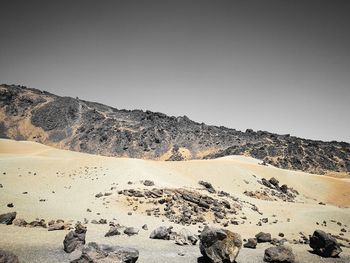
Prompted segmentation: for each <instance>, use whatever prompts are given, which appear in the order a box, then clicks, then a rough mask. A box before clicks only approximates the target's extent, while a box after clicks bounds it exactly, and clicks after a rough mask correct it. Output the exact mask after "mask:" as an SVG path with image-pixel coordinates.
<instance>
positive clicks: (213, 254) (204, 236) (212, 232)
mask: <svg viewBox="0 0 350 263" xmlns="http://www.w3.org/2000/svg"><path fill="white" fill-rule="evenodd" d="M199 239H200V243H199V249H200V252H201V253H202V255H203V256H204V257H205V258H207V259H209V260H210V261H211V262H213V263H221V262H234V261H235V259H236V257H237V256H238V253H239V251H240V249H241V247H242V239H241V236H240V235H239V234H237V233H233V232H231V231H229V230H226V229H218V228H213V227H208V226H206V227H205V228H204V230H203V231H202V233H201V234H200V236H199Z"/></svg>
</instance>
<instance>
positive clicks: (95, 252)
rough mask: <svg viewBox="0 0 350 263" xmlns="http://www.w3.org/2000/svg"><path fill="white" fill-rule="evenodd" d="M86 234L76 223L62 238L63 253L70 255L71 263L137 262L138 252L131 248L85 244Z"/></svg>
mask: <svg viewBox="0 0 350 263" xmlns="http://www.w3.org/2000/svg"><path fill="white" fill-rule="evenodd" d="M130 231H133V230H130ZM86 232H87V228H86V227H85V226H83V225H82V224H81V223H79V222H78V223H77V224H76V225H75V230H74V231H73V230H72V231H70V232H69V233H68V234H67V235H66V236H65V238H64V241H63V247H64V251H65V252H67V253H71V254H70V256H69V261H70V262H71V263H87V262H89V263H134V262H136V261H137V259H138V257H139V252H138V250H136V249H133V248H123V247H120V246H110V245H104V244H102V245H99V244H97V243H95V242H90V243H88V244H85V243H86V241H85V238H86Z"/></svg>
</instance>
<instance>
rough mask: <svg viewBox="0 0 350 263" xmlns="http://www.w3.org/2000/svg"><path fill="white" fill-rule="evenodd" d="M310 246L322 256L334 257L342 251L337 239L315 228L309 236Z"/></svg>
mask: <svg viewBox="0 0 350 263" xmlns="http://www.w3.org/2000/svg"><path fill="white" fill-rule="evenodd" d="M310 247H311V248H312V249H313V250H314V251H315V253H317V254H318V255H320V256H323V257H336V256H338V255H339V254H340V253H341V252H342V249H341V248H340V246H339V244H338V242H337V240H336V239H335V238H334V237H332V236H331V235H329V234H327V233H325V232H324V231H322V230H315V232H314V233H313V235H312V236H311V238H310Z"/></svg>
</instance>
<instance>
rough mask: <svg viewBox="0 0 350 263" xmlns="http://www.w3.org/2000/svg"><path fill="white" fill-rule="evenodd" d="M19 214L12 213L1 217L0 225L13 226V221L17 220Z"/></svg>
mask: <svg viewBox="0 0 350 263" xmlns="http://www.w3.org/2000/svg"><path fill="white" fill-rule="evenodd" d="M16 215H17V213H16V212H11V213H6V214H2V215H0V224H6V225H11V224H12V221H13V220H14V219H15V218H16Z"/></svg>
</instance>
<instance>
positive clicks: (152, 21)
mask: <svg viewBox="0 0 350 263" xmlns="http://www.w3.org/2000/svg"><path fill="white" fill-rule="evenodd" d="M349 2H350V1H346V0H344V1H337V0H334V1H331V0H329V1H322V0H319V1H308V0H300V1H296V0H295V1H294V0H293V1H269V0H264V1H249V0H244V1H216V0H212V1H205V0H200V1H191V0H186V1H182V0H176V1H167V0H160V1H152V0H147V1H144V0H142V1H132V0H128V1H126V0H125V1H117V0H114V1H86V0H84V1H61V0H60V1H35V0H34V1H16V0H2V1H1V5H0V7H1V23H0V36H1V39H0V83H7V84H21V85H26V86H28V87H32V88H38V89H42V90H47V91H50V92H52V93H55V94H58V95H65V96H73V97H75V96H79V97H80V98H83V99H86V100H92V101H97V102H101V103H104V104H108V105H110V106H114V107H116V108H118V109H121V108H126V109H143V110H146V109H148V110H152V111H159V112H163V113H166V114H169V115H174V116H179V115H187V116H188V117H189V118H191V119H193V120H195V121H198V122H205V123H207V124H215V125H218V126H220V125H223V126H227V127H231V128H236V129H239V130H245V129H247V128H252V129H254V130H267V131H271V132H276V133H282V134H284V133H290V134H292V135H296V136H299V137H305V138H311V139H322V140H343V141H347V142H350V117H349V116H350V87H349V84H350V15H349V14H350V3H349Z"/></svg>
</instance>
